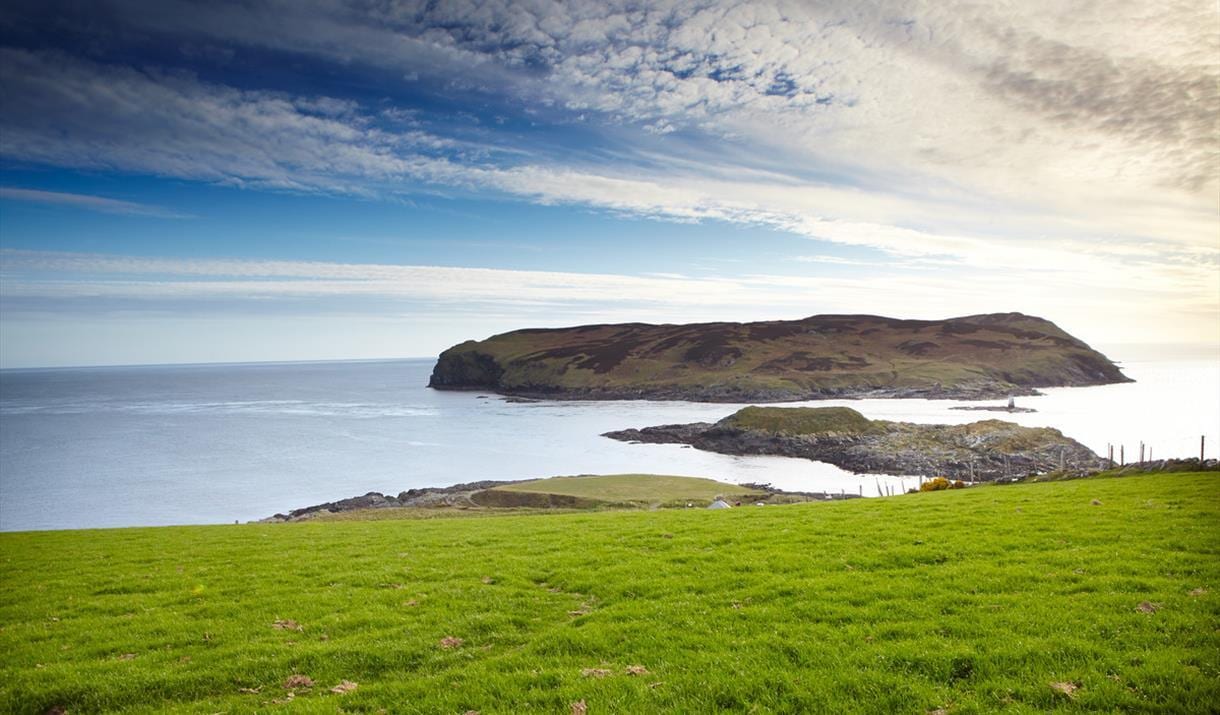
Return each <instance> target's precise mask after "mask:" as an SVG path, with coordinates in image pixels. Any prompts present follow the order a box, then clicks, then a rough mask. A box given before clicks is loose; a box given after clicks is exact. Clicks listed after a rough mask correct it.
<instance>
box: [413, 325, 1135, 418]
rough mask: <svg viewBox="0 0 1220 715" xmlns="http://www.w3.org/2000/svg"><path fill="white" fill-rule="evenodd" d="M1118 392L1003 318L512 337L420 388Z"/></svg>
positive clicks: (1064, 346) (734, 395)
mask: <svg viewBox="0 0 1220 715" xmlns="http://www.w3.org/2000/svg"><path fill="white" fill-rule="evenodd" d="M1126 381H1127V378H1126V377H1125V376H1124V375H1123V374H1122V372H1120V371H1119V369H1118V367H1117V366H1115V365H1114V363H1112V362H1110V360H1108V359H1107V358H1106V357H1105V356H1104V355H1102V354H1101V353H1099V352H1097V351H1095V350H1093V349H1092V348H1090V347H1089V346H1088V345H1086V344H1084V343H1083V342H1081V341H1080V340H1077V339H1076V338H1074V337H1072V336H1071V335H1068V334H1067V333H1065V332H1063V331H1062V330H1060V329H1059V328H1058V327H1057V326H1056V325H1055V324H1054V323H1051V322H1050V321H1047V320H1043V319H1041V318H1035V317H1031V316H1026V315H1022V314H1020V313H1003V314H989V315H975V316H969V317H964V318H952V319H949V320H896V319H892V318H883V317H878V316H870V315H820V316H814V317H811V318H805V319H803V320H793V321H772V322H760V323H702V324H693V325H646V324H641V323H628V324H622V325H587V326H582V327H576V328H561V329H554V330H517V331H513V332H511V333H504V334H502V335H497V336H494V337H491V338H488V339H486V340H480V341H467V342H464V343H461V344H460V345H455V346H454V347H452V348H449V349H448V350H446V351H445V352H444V353H442V354H441V356H440V359H439V360H438V361H437V364H436V367H435V368H434V369H433V372H432V379H431V381H430V382H429V385H430V386H431V387H435V388H438V389H473V390H487V391H493V392H499V393H501V394H508V395H521V396H530V397H550V398H567V399H680V400H698V401H707V402H746V401H749V402H779V401H787V400H806V399H817V398H830V397H866V396H867V397H934V398H935V397H941V398H958V399H984V398H998V397H1003V396H1005V395H1010V394H1017V395H1021V394H1032V393H1033V392H1034V391H1035V390H1034V388H1038V387H1051V386H1060V385H1100V384H1107V383H1114V382H1126Z"/></svg>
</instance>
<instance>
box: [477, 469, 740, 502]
mask: <svg viewBox="0 0 1220 715" xmlns="http://www.w3.org/2000/svg"><path fill="white" fill-rule="evenodd" d="M495 490H496V491H503V492H528V493H531V494H562V495H564V496H572V497H580V498H583V499H593V500H597V501H604V502H612V503H635V504H671V503H675V502H681V501H685V500H695V501H698V502H701V503H707V502H709V501H711V500H712V499H715V498H716V497H717V496H724V497H725V498H729V497H733V496H740V495H744V494H746V493H747V492H748V491H749V490H747V489H743V488H742V487H740V486H738V485H736V484H726V483H725V482H718V481H716V480H714V479H698V478H693V477H670V476H665V475H660V474H607V475H589V476H579V477H551V478H550V479H535V480H533V481H528V482H518V483H516V484H505V485H504V486H500V487H495Z"/></svg>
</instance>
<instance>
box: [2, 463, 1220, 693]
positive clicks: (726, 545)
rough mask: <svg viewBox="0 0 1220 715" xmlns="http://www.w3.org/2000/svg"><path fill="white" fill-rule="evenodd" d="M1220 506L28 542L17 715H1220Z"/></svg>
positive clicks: (760, 513) (1081, 504)
mask: <svg viewBox="0 0 1220 715" xmlns="http://www.w3.org/2000/svg"><path fill="white" fill-rule="evenodd" d="M1218 488H1220V478H1218V477H1217V475H1216V474H1214V473H1213V474H1171V475H1158V476H1141V477H1127V478H1110V479H1099V480H1091V479H1090V480H1078V481H1070V482H1057V483H1047V484H1026V485H1013V486H1003V487H1000V486H988V487H979V488H974V489H967V490H961V491H953V492H937V493H928V494H919V495H909V496H901V497H895V498H891V499H869V500H863V499H861V500H853V501H846V502H834V503H824V504H817V503H815V504H804V505H794V506H783V507H765V508H758V507H745V508H741V509H733V510H723V511H719V512H717V511H706V510H672V511H610V512H595V513H576V514H560V515H544V516H521V517H513V516H507V517H500V518H495V519H432V520H409V521H369V522H333V523H308V522H306V523H299V524H273V525H272V524H259V525H243V526H215V527H181V528H157V529H123V530H110V531H77V532H50V533H25V534H3V535H0V565H2V571H0V573H2V578H3V583H2V586H3V587H2V589H0V649H2V652H3V654H4V655H3V658H0V711H5V712H18V713H27V712H28V713H41V712H44V711H46V710H48V709H49V708H53V707H56V706H59V707H62V708H64V709H66V710H67V711H68V712H96V711H105V710H123V711H127V712H146V713H152V712H166V711H170V712H198V713H217V712H232V713H237V712H254V711H265V712H279V711H283V712H327V713H330V712H337V711H342V712H368V713H375V712H381V711H388V712H420V713H457V714H461V713H466V712H468V711H471V710H474V711H479V712H481V713H484V714H485V715H486V714H488V713H521V712H543V713H572V712H580V711H581V709H580V708H579V707H576V708H573V703H584V704H585V705H586V706H587V712H589V713H640V712H674V713H702V712H715V711H734V712H806V713H807V712H834V713H849V712H904V713H928V712H935V711H938V710H941V711H944V712H948V713H967V712H997V711H1000V712H1030V713H1032V712H1045V711H1056V710H1060V711H1064V712H1077V711H1103V712H1119V711H1122V712H1215V711H1216V709H1217V708H1218V707H1220V600H1218V599H1220V590H1218V589H1220V497H1218V495H1217V492H1218ZM277 623H278V626H277ZM305 677H307V678H309V679H310V680H311V681H312V683H313V685H312V686H306V685H304V684H303V683H304V682H305V680H304V678H305ZM345 681H347V682H348V683H354V684H356V686H355V687H354V689H353V688H352V687H351V686H350V685H347V686H344V687H343V688H340V690H344V689H346V690H347V692H345V693H335V692H331V689H332V688H335V687H336V686H339V685H341V684H343V683H344V682H345ZM286 686H287V687H286Z"/></svg>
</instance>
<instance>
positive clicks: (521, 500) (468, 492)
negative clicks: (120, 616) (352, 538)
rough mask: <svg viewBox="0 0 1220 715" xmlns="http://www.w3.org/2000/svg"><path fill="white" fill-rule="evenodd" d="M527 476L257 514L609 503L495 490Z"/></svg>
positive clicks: (767, 488)
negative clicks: (283, 511) (285, 511)
mask: <svg viewBox="0 0 1220 715" xmlns="http://www.w3.org/2000/svg"><path fill="white" fill-rule="evenodd" d="M524 481H534V480H529V479H524V480H522V479H516V480H483V481H478V482H468V483H465V484H454V485H453V486H448V487H422V488H418V489H408V490H406V491H405V492H399V493H398V496H391V495H388V494H382V493H381V492H369V493H367V494H364V495H361V496H356V497H350V498H348V499H340V500H338V501H333V502H324V503H322V504H314V505H312V506H306V507H301V508H299V509H293V510H291V511H289V512H287V513H280V514H276V515H274V516H269V517H267V518H265V519H260V520H259V523H264V524H277V523H283V522H293V521H308V520H310V519H316V518H318V517H322V516H326V515H328V514H341V513H345V512H355V511H368V510H378V509H429V510H437V511H439V510H445V509H453V510H472V509H475V510H477V509H498V510H512V509H590V508H598V507H604V506H609V505H610V504H609V503H608V502H601V501H597V500H591V499H583V498H580V497H573V496H567V495H564V494H543V493H528V492H513V491H502V490H497V489H495V487H501V486H504V485H507V484H520V483H521V482H524ZM736 486H739V487H741V488H742V489H745V490H748V491H750V492H754V493H753V494H751V497H752V498H753V501H754V502H755V503H757V502H762V503H772V504H779V503H791V502H798V501H830V500H840V499H856V498H859V495H858V494H848V493H846V492H842V491H841V492H839V493H838V494H834V493H830V492H802V491H786V490H784V489H777V488H775V487H773V486H771V485H770V484H739V485H736Z"/></svg>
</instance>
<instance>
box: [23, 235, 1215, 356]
mask: <svg viewBox="0 0 1220 715" xmlns="http://www.w3.org/2000/svg"><path fill="white" fill-rule="evenodd" d="M1215 268H1216V267H1215V266H1214V265H1212V266H1204V267H1198V266H1194V265H1191V264H1187V263H1184V264H1181V265H1179V266H1177V267H1176V268H1175V269H1173V270H1172V271H1168V272H1163V271H1149V270H1148V269H1147V267H1146V266H1140V265H1133V266H1129V267H1126V268H1124V267H1121V266H1120V267H1117V268H1116V269H1115V270H1117V271H1119V273H1118V274H1116V275H1113V276H1109V277H1097V278H1088V279H1085V280H1082V279H1081V277H1080V276H1078V275H1074V274H1069V273H1064V274H1059V275H1055V274H1051V275H1048V276H1045V277H1044V279H1043V280H1042V281H1040V282H1039V283H1038V284H1036V285H1035V284H1031V283H1030V282H1029V281H1028V279H1027V278H1026V276H1025V275H1023V274H1021V273H1016V272H1012V271H1008V270H1005V269H1002V268H1000V269H996V270H989V271H985V272H980V273H977V274H973V275H972V274H970V273H965V274H963V273H953V274H945V273H937V274H927V273H922V272H910V271H902V270H895V269H892V268H885V267H878V268H877V269H875V270H870V271H869V272H868V274H867V275H864V276H834V277H829V276H799V275H787V276H781V275H774V274H758V275H750V274H747V275H734V276H712V277H690V276H682V275H660V276H657V275H643V276H640V275H624V274H615V273H592V272H591V273H575V272H561V271H522V270H506V269H492V268H474V267H448V266H418V265H389V264H351V263H326V262H310V261H262V260H234V259H224V260H218V259H172V258H157V257H132V256H111V255H93V254H71V253H59V252H42V251H16V250H0V272H2V274H3V275H4V281H2V282H0V296H2V297H3V298H4V299H5V301H4V303H5V310H6V311H7V313H8V315H9V317H12V316H13V315H14V314H17V313H20V312H21V311H29V310H36V309H46V308H47V307H48V306H54V305H56V304H58V305H60V306H61V307H62V308H63V309H64V310H67V311H68V312H71V311H78V312H79V311H86V312H88V311H105V310H120V309H121V311H123V312H124V314H133V313H140V312H142V311H143V312H152V313H156V312H162V311H164V310H165V306H167V305H174V306H186V305H189V306H192V307H191V308H190V312H198V311H199V310H201V309H204V308H206V307H207V306H208V305H213V306H217V307H218V308H220V309H222V312H223V311H231V312H232V311H235V310H236V311H238V312H241V313H243V314H244V313H251V312H254V313H258V312H260V311H269V310H283V309H284V308H283V307H279V306H281V304H286V305H289V306H290V308H291V310H293V311H296V312H304V313H307V314H309V313H315V314H325V313H330V312H335V311H343V310H348V309H349V308H350V305H352V303H351V301H358V302H359V304H360V306H361V310H362V311H363V312H366V313H370V314H394V313H396V312H398V311H404V310H405V311H407V313H408V314H415V313H419V312H428V310H426V309H424V308H421V306H434V308H435V307H439V306H446V308H445V309H446V310H450V311H452V314H453V315H455V316H456V315H464V314H483V313H487V312H488V310H492V311H494V312H498V313H500V314H503V315H505V316H510V317H506V318H505V320H504V322H503V323H501V324H500V326H499V327H500V328H502V329H511V328H515V327H522V326H523V325H531V324H539V323H541V324H544V325H556V324H565V323H571V322H579V321H582V320H587V319H588V318H589V316H593V317H592V319H593V320H597V321H602V320H606V319H609V316H614V315H617V316H622V318H623V319H630V320H655V321H667V320H673V321H690V320H713V319H741V320H747V319H754V320H758V319H770V318H777V317H783V318H796V317H802V316H804V315H809V314H813V313H820V312H829V313H834V312H840V313H860V312H870V313H878V314H892V313H894V306H895V305H896V304H900V305H901V306H902V310H901V314H902V315H903V316H906V317H924V318H943V317H949V316H953V315H960V314H966V313H977V312H988V311H1009V310H1021V311H1023V312H1028V313H1033V314H1039V315H1043V316H1045V317H1048V318H1050V319H1052V320H1056V321H1058V322H1060V324H1061V325H1064V327H1066V328H1068V329H1070V330H1074V331H1077V332H1079V334H1080V335H1083V336H1085V337H1086V339H1092V340H1101V341H1115V340H1122V336H1124V335H1128V336H1129V335H1130V334H1131V332H1132V331H1137V332H1138V333H1139V334H1141V335H1142V336H1144V338H1145V339H1149V340H1154V341H1155V340H1183V339H1190V338H1193V339H1196V340H1197V339H1200V338H1203V339H1217V338H1220V335H1217V334H1216V331H1215V330H1214V329H1213V330H1212V331H1211V333H1208V334H1207V335H1201V334H1200V333H1198V332H1197V329H1196V328H1194V327H1191V326H1193V325H1194V321H1196V320H1198V318H1199V317H1200V316H1208V317H1210V318H1213V319H1214V320H1212V322H1211V324H1212V325H1213V326H1220V312H1218V311H1217V310H1216V308H1215V306H1214V305H1212V304H1210V303H1209V302H1208V300H1206V299H1203V300H1200V298H1199V294H1200V291H1202V290H1206V288H1207V286H1208V284H1209V283H1210V282H1211V281H1212V276H1213V274H1214V271H1215ZM539 307H545V308H546V309H545V311H539V310H537V308H539ZM429 310H430V309H429ZM1118 314H1121V315H1122V316H1123V322H1121V323H1119V322H1113V321H1099V320H1097V318H1096V316H1097V315H1118ZM429 347H432V346H429ZM441 347H443V346H441Z"/></svg>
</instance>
